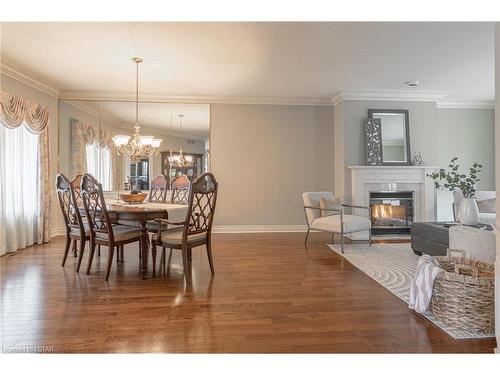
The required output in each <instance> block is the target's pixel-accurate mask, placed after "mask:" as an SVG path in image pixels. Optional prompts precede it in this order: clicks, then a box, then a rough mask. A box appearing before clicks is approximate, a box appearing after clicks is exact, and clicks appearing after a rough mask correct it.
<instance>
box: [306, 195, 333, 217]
mask: <svg viewBox="0 0 500 375" xmlns="http://www.w3.org/2000/svg"><path fill="white" fill-rule="evenodd" d="M321 198H325V199H328V200H333V193H332V192H331V191H309V192H305V193H302V201H303V202H304V206H311V207H318V208H319V201H320V199H321ZM304 210H305V212H306V219H307V224H309V225H311V224H312V222H313V221H314V220H315V219H317V218H319V217H321V211H320V210H314V209H312V208H305V209H304Z"/></svg>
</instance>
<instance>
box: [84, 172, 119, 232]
mask: <svg viewBox="0 0 500 375" xmlns="http://www.w3.org/2000/svg"><path fill="white" fill-rule="evenodd" d="M81 191H82V198H83V206H84V207H85V213H86V215H87V221H88V223H89V227H90V233H91V235H92V236H95V232H101V233H107V234H108V236H109V238H110V239H111V240H112V239H113V230H112V226H111V220H110V218H109V214H108V211H107V210H106V202H105V201H104V194H103V191H102V185H101V184H100V183H99V182H98V181H97V180H96V179H95V178H94V176H92V175H91V174H90V173H85V174H84V175H83V176H82V182H81Z"/></svg>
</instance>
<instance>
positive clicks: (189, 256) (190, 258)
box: [187, 249, 193, 265]
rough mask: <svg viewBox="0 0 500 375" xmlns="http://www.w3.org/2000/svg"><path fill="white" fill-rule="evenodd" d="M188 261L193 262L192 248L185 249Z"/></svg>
mask: <svg viewBox="0 0 500 375" xmlns="http://www.w3.org/2000/svg"><path fill="white" fill-rule="evenodd" d="M187 257H188V263H189V264H190V265H191V264H192V263H193V252H192V249H188V251H187Z"/></svg>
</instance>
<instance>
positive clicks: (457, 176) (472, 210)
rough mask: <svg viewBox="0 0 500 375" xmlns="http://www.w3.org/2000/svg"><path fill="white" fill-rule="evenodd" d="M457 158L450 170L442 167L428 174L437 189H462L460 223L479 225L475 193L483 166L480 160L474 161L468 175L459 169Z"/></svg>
mask: <svg viewBox="0 0 500 375" xmlns="http://www.w3.org/2000/svg"><path fill="white" fill-rule="evenodd" d="M457 160H458V158H457V157H454V158H453V159H451V161H450V164H448V168H449V169H448V170H445V169H444V168H441V169H440V170H439V172H434V173H432V174H428V175H427V176H428V177H430V178H432V179H433V180H434V186H436V189H439V190H449V191H452V192H453V191H456V190H460V191H461V192H462V194H463V196H464V197H463V198H462V199H461V200H460V207H459V209H458V217H459V220H460V223H461V224H462V225H477V224H479V209H478V207H477V203H476V199H475V198H474V195H475V194H476V183H477V182H479V181H480V179H479V178H477V175H478V174H479V172H481V171H482V168H483V166H482V165H481V164H479V163H478V162H474V163H473V164H472V167H470V168H469V175H466V174H464V173H460V172H459V171H458V168H460V165H459V164H458V162H457ZM442 181H444V183H443V182H442Z"/></svg>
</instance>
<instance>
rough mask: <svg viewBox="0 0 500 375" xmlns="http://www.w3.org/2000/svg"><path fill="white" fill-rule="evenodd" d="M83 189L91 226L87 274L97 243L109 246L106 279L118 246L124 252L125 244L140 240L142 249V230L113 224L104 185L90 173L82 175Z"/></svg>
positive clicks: (118, 251) (84, 202)
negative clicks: (107, 206)
mask: <svg viewBox="0 0 500 375" xmlns="http://www.w3.org/2000/svg"><path fill="white" fill-rule="evenodd" d="M81 191H82V198H83V206H84V207H85V213H86V215H87V221H88V225H89V228H90V255H89V261H88V265H87V274H89V273H90V268H91V266H92V259H93V258H94V252H95V247H96V245H102V246H107V247H108V263H107V269H106V281H107V280H108V278H109V273H110V271H111V265H112V264H113V253H114V250H115V247H116V250H117V255H118V254H120V251H121V252H123V246H124V245H126V244H129V243H132V242H139V251H141V250H142V249H141V238H142V232H141V230H140V228H137V227H131V226H127V225H118V224H113V223H112V222H111V219H110V217H109V214H108V211H107V209H106V202H105V201H104V194H103V190H102V185H101V184H100V183H99V182H98V181H97V180H96V179H95V178H94V176H92V175H91V174H89V173H86V174H84V175H83V177H82V182H81Z"/></svg>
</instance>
